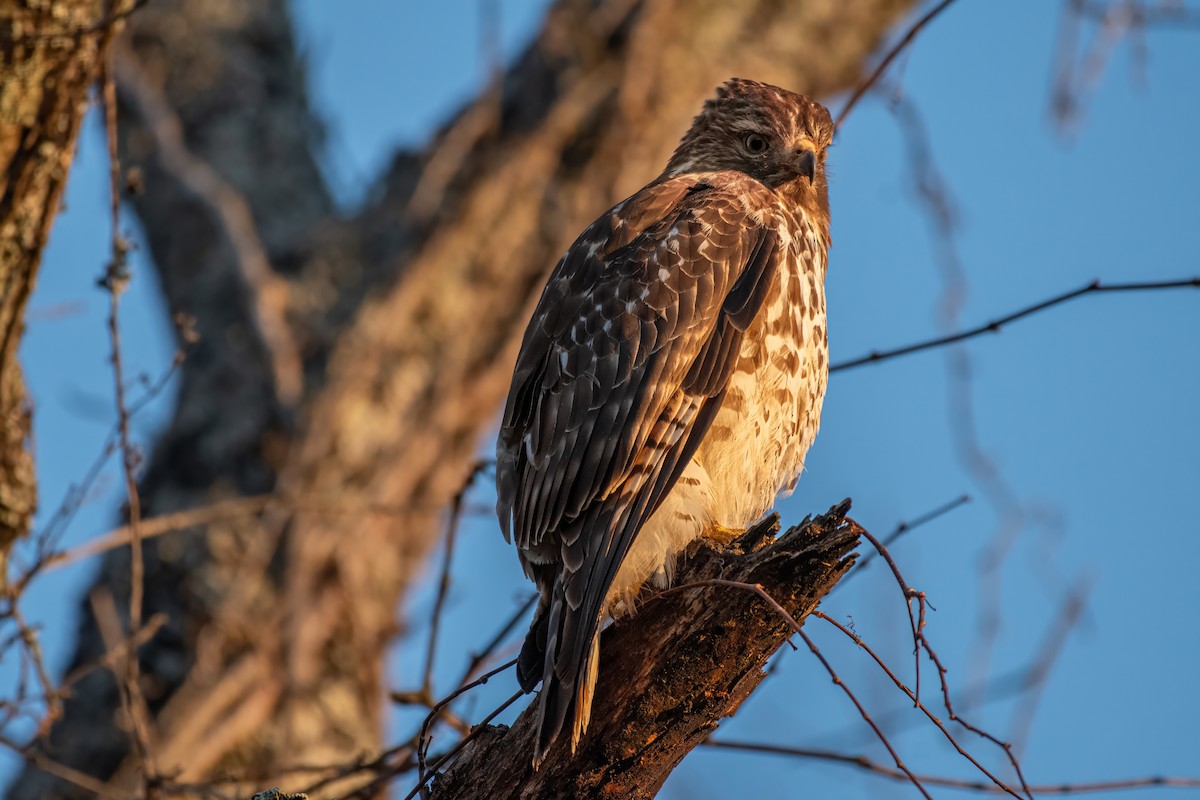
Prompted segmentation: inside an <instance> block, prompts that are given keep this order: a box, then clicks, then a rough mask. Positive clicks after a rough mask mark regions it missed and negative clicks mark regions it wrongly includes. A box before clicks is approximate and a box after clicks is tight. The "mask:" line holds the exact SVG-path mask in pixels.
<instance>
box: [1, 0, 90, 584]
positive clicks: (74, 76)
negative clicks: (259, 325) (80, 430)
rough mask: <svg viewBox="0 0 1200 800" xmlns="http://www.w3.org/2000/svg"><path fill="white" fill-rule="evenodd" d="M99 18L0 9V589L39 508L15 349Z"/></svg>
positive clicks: (76, 11)
mask: <svg viewBox="0 0 1200 800" xmlns="http://www.w3.org/2000/svg"><path fill="white" fill-rule="evenodd" d="M101 16H102V15H101V3H100V1H99V0H61V1H60V2H52V3H29V4H25V3H5V4H3V5H2V6H0V582H2V581H3V580H4V575H5V574H6V573H7V569H6V568H5V566H4V565H5V561H6V557H7V554H8V551H9V548H10V547H11V546H12V543H13V542H14V541H15V540H16V539H18V538H19V537H21V536H24V535H25V534H26V533H28V532H29V526H30V523H31V522H32V520H33V513H34V511H35V510H36V509H37V482H36V479H35V475H34V468H33V454H32V453H31V452H30V449H29V436H30V426H31V423H32V410H31V408H30V403H29V400H28V398H27V397H26V393H25V380H24V377H23V375H22V372H21V365H20V364H19V363H18V360H17V348H18V346H19V345H20V343H21V334H22V332H23V331H24V326H25V306H26V303H27V301H28V300H29V295H30V293H31V292H32V291H33V287H34V283H35V281H36V279H37V271H38V266H39V265H40V264H41V259H42V249H43V248H44V247H45V246H46V241H47V239H49V237H50V228H51V226H52V225H53V224H54V218H55V216H56V215H57V213H58V208H59V203H60V202H61V200H62V193H63V189H64V188H65V187H66V183H67V172H68V170H69V169H70V167H71V161H72V159H73V158H74V157H75V142H76V139H77V138H78V136H79V125H80V123H81V122H82V120H83V115H84V112H85V111H86V110H87V103H88V87H89V86H90V85H91V83H92V81H93V80H94V78H95V71H96V67H97V63H98V59H99V57H100V53H101V51H102V48H103V46H104V38H103V37H102V36H99V35H88V36H81V35H74V34H75V33H76V32H78V31H83V30H86V29H89V28H91V27H92V26H94V25H95V24H96V22H97V21H98V20H99V19H101Z"/></svg>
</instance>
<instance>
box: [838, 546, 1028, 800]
mask: <svg viewBox="0 0 1200 800" xmlns="http://www.w3.org/2000/svg"><path fill="white" fill-rule="evenodd" d="M862 535H863V537H864V538H865V539H867V541H869V542H870V543H871V544H872V545H873V546H874V547H875V549H876V550H877V551H878V552H879V555H881V556H882V557H883V559H884V560H885V561H886V562H887V563H888V566H890V567H891V569H892V575H893V576H894V577H895V579H896V584H897V585H898V586H899V587H900V591H901V592H902V593H903V594H904V597H905V601H906V605H907V606H908V609H909V619H910V620H911V619H912V600H913V599H915V600H916V601H917V602H918V604H919V607H920V617H919V622H918V624H916V625H915V626H914V628H913V641H914V644H915V646H916V647H917V655H918V657H919V656H920V653H921V652H922V651H923V652H924V653H925V654H926V655H927V656H928V657H929V660H930V661H932V662H933V664H934V666H935V667H936V668H937V672H938V681H939V683H940V685H941V690H942V704H943V705H944V706H945V708H946V714H947V715H948V716H949V717H950V719H951V720H953V721H954V722H957V723H958V724H959V725H961V726H962V727H964V728H966V729H967V730H969V731H971V732H972V733H974V734H976V735H977V736H981V737H983V738H984V739H987V740H988V741H990V742H992V743H993V744H995V745H996V746H997V747H999V748H1000V749H1001V750H1003V751H1004V753H1005V755H1006V756H1007V757H1008V761H1009V764H1011V765H1012V768H1013V771H1014V772H1015V773H1016V775H1017V778H1018V779H1019V780H1020V782H1021V788H1022V790H1023V791H1024V792H1025V794H1026V796H1028V797H1029V798H1030V800H1032V795H1031V794H1030V791H1029V784H1028V782H1027V781H1026V780H1025V774H1024V772H1023V771H1022V769H1021V763H1020V761H1019V760H1018V759H1017V756H1016V754H1015V753H1014V752H1013V748H1012V745H1011V744H1010V743H1008V742H1003V741H1001V740H1000V739H998V738H996V737H995V736H993V735H992V734H990V733H988V732H987V731H985V730H983V729H982V728H979V727H976V726H975V725H972V724H971V723H969V722H967V721H966V720H965V719H963V718H962V717H960V716H959V715H958V714H957V712H955V710H954V705H953V703H952V702H951V701H950V687H949V685H948V684H947V683H946V671H947V670H946V667H945V665H944V664H942V660H941V658H940V657H939V656H938V654H937V651H935V650H934V649H933V645H932V644H931V643H930V642H929V638H928V637H927V636H926V635H925V606H926V599H925V593H924V592H918V591H916V590H915V589H913V588H912V587H911V586H909V585H908V582H907V581H906V580H905V579H904V576H903V575H902V574H901V573H900V568H899V567H898V566H897V565H896V562H895V560H893V559H892V555H891V553H889V552H888V550H887V548H886V547H884V545H883V543H882V542H880V541H879V540H878V539H876V538H875V537H874V536H872V535H871V534H870V532H869V531H865V530H864V531H863V532H862ZM816 613H817V614H818V616H822V617H823V618H825V619H827V620H828V621H829V622H830V623H831V624H833V625H834V626H836V627H837V628H838V629H840V630H841V631H842V632H843V633H845V634H846V635H847V636H849V637H851V638H852V639H853V640H855V643H856V644H859V646H860V647H862V648H863V649H864V650H865V651H866V652H867V653H868V654H869V655H870V656H871V657H872V658H873V659H874V660H875V661H876V663H878V664H879V666H880V667H881V668H883V670H884V671H885V672H887V673H888V675H889V677H891V678H892V680H893V681H896V685H897V686H898V687H900V688H901V690H902V691H905V692H906V693H907V689H905V688H904V686H903V684H901V683H899V682H898V681H897V679H896V678H895V676H893V675H891V672H890V670H888V668H887V666H886V665H885V664H884V663H883V662H882V660H880V659H879V657H878V656H877V655H876V654H875V653H874V652H873V651H872V650H871V649H870V648H869V647H867V645H866V644H865V643H864V642H863V641H862V639H860V638H859V637H858V635H857V634H855V633H854V632H853V631H850V630H849V629H847V628H845V626H843V625H841V624H840V623H838V622H837V621H835V620H833V619H832V618H829V617H827V616H826V615H824V614H823V613H822V612H816ZM917 675H918V681H919V680H920V672H919V671H918V673H917ZM920 694H921V692H920V684H919V683H918V684H917V691H916V692H915V693H914V694H913V695H912V697H911V699H912V700H913V702H914V703H915V704H916V706H917V707H918V708H920V709H921V710H922V711H924V712H925V714H926V716H928V717H929V718H930V719H931V720H933V721H934V723H935V724H936V725H938V727H939V728H941V729H942V731H943V733H945V735H946V736H947V738H948V739H949V740H950V742H951V744H953V745H954V747H955V748H956V749H957V750H958V751H959V752H960V753H961V754H962V755H963V756H964V757H966V758H967V759H968V760H970V761H971V762H972V763H973V764H976V765H977V766H978V767H979V769H980V771H982V772H983V773H984V774H986V775H987V776H988V777H989V778H992V780H993V781H995V782H996V785H997V786H1005V784H1003V783H1001V782H1000V781H999V780H998V779H996V778H994V777H993V776H992V775H991V773H989V772H987V770H986V769H984V768H983V767H982V766H981V765H978V763H977V762H975V760H974V759H973V758H971V756H970V755H968V754H967V753H966V752H964V751H963V750H962V748H960V747H959V746H958V743H957V742H956V741H955V740H954V738H953V737H952V736H950V733H949V731H946V730H945V729H944V728H942V726H941V723H940V722H939V721H937V719H936V717H934V716H933V714H932V713H931V712H929V710H928V709H927V708H925V706H924V705H923V704H922V703H921V700H920ZM1005 788H1006V789H1007V791H1008V792H1009V793H1010V794H1013V795H1014V796H1017V797H1019V795H1016V793H1015V792H1013V791H1012V790H1011V789H1008V788H1007V786H1005Z"/></svg>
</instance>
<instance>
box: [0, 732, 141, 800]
mask: <svg viewBox="0 0 1200 800" xmlns="http://www.w3.org/2000/svg"><path fill="white" fill-rule="evenodd" d="M0 746H2V747H5V748H7V749H9V750H11V751H12V752H14V753H16V754H17V755H19V756H21V757H22V758H24V759H25V761H26V762H28V763H29V764H32V765H33V766H35V767H37V768H38V769H40V770H41V771H42V772H45V773H47V774H48V775H53V776H54V777H56V778H59V779H61V780H64V781H66V782H67V783H70V784H74V785H75V786H78V787H79V788H80V789H83V790H84V791H85V792H91V793H92V794H93V795H95V796H96V797H103V798H107V799H108V800H136V796H135V795H133V794H130V793H128V792H118V791H115V790H113V789H111V788H109V787H108V786H106V785H104V782H103V781H98V780H96V779H95V778H93V777H92V776H91V775H88V774H87V773H85V772H80V771H79V770H77V769H73V768H71V767H68V766H67V765H65V764H60V763H58V762H57V761H54V760H53V759H50V758H47V757H46V756H45V755H43V754H42V753H39V752H37V751H36V750H32V749H30V748H27V747H23V746H21V745H20V744H18V743H17V742H14V741H12V740H11V739H9V738H8V737H6V736H3V735H0Z"/></svg>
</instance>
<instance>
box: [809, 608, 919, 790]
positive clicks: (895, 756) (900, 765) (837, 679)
mask: <svg viewBox="0 0 1200 800" xmlns="http://www.w3.org/2000/svg"><path fill="white" fill-rule="evenodd" d="M816 613H820V612H816ZM799 634H800V638H802V639H803V640H804V643H805V644H807V645H808V649H809V650H811V651H812V654H813V655H814V656H816V657H817V660H819V661H820V662H821V666H823V667H825V671H826V672H828V673H829V677H830V678H832V679H833V682H834V684H836V685H837V686H838V687H839V688H840V689H841V690H842V691H843V692H845V693H846V696H847V697H849V698H850V702H852V703H854V707H855V708H857V709H858V713H859V715H860V716H861V717H862V718H863V720H865V721H866V723H867V724H868V725H870V726H871V730H873V731H875V736H876V737H877V738H878V739H879V741H880V742H882V743H883V746H884V747H886V748H887V751H888V753H889V754H890V755H891V757H892V761H894V762H895V764H896V769H898V770H900V772H901V773H902V774H904V775H905V776H906V777H907V778H908V781H909V782H910V783H911V784H912V785H913V786H915V787H917V790H918V791H919V792H920V793H921V794H922V795H923V796H924V797H925V798H926V800H933V798H932V796H931V795H930V794H929V792H928V791H927V790H926V789H925V787H924V786H923V785H922V784H921V780H920V778H918V777H917V776H916V775H915V774H914V773H913V772H912V770H910V769H909V768H908V767H906V766H904V762H903V761H901V760H900V755H899V753H897V752H896V750H895V748H894V747H892V743H891V742H889V741H888V738H887V735H886V734H884V732H883V731H882V730H881V729H880V727H879V726H878V725H876V724H875V720H873V719H871V715H870V714H869V713H868V712H867V710H866V709H865V708H863V704H862V703H860V702H859V701H858V698H857V697H855V695H854V692H853V691H851V690H850V687H849V686H847V685H846V682H845V681H843V680H842V679H841V676H839V675H838V674H837V672H836V671H835V670H834V668H833V665H832V664H830V663H829V660H828V659H826V658H825V656H824V654H822V653H821V651H820V650H818V649H817V646H816V645H815V644H813V640H812V639H810V638H808V635H807V634H805V633H804V631H799Z"/></svg>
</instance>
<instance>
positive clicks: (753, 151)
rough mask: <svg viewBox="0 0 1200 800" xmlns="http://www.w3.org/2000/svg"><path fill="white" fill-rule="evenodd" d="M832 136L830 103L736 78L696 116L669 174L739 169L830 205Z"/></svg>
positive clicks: (801, 197) (803, 197) (802, 199)
mask: <svg viewBox="0 0 1200 800" xmlns="http://www.w3.org/2000/svg"><path fill="white" fill-rule="evenodd" d="M832 140H833V119H832V118H831V117H830V116H829V110H828V109H827V108H825V106H823V105H821V104H820V103H817V102H814V101H812V100H809V99H808V98H807V97H805V96H804V95H800V94H796V93H795V92H789V91H788V90H787V89H780V88H779V87H777V86H771V85H769V84H766V83H759V82H757V81H750V80H745V79H744V78H733V79H732V80H729V81H727V82H726V83H725V85H723V86H721V87H720V88H719V89H717V96H716V97H714V98H712V99H711V100H709V101H708V102H707V103H705V104H704V109H703V110H702V111H701V112H700V114H699V115H697V116H696V118H695V119H694V120H692V127H691V128H689V129H688V132H687V133H686V134H684V137H683V140H682V141H681V142H680V143H679V147H677V148H676V149H675V154H674V155H673V156H671V161H670V163H668V164H667V169H666V173H665V174H667V175H681V174H684V173H690V172H711V171H717V170H737V171H738V172H744V173H746V174H747V175H749V176H751V177H753V178H755V179H757V180H759V181H761V182H762V183H763V184H765V185H766V186H768V187H770V188H771V189H773V190H775V191H779V190H781V189H783V190H784V191H786V192H787V193H788V194H789V195H792V196H793V197H794V199H795V200H796V201H797V202H805V201H816V203H817V204H818V206H822V205H827V201H826V199H825V197H826V186H825V151H826V150H827V149H828V148H829V143H830V142H831V141H832ZM805 204H806V205H807V204H808V203H805Z"/></svg>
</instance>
